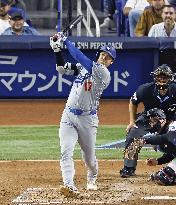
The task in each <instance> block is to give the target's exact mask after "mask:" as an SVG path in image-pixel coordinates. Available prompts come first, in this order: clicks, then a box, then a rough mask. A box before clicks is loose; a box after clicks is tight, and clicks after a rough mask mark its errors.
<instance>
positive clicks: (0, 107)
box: [0, 100, 129, 125]
mask: <svg viewBox="0 0 176 205" xmlns="http://www.w3.org/2000/svg"><path fill="white" fill-rule="evenodd" d="M65 102H66V101H65V100H40V101H38V100H25V101H20V100H12V101H0V125H24V124H25V125H45V124H47V125H52V124H54V125H57V124H58V122H59V120H60V117H61V114H62V111H63V109H64V106H65ZM128 103H129V100H101V101H100V110H99V119H100V124H106V125H112V124H127V123H128V120H129V118H128Z"/></svg>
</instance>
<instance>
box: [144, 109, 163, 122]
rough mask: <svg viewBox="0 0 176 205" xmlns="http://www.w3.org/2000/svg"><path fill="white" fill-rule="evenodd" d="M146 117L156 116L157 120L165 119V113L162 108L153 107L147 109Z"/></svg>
mask: <svg viewBox="0 0 176 205" xmlns="http://www.w3.org/2000/svg"><path fill="white" fill-rule="evenodd" d="M147 117H157V118H158V119H159V120H164V119H166V115H165V113H164V111H163V110H161V109H158V108H153V109H150V110H148V111H147Z"/></svg>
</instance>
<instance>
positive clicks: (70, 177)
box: [50, 33, 116, 196]
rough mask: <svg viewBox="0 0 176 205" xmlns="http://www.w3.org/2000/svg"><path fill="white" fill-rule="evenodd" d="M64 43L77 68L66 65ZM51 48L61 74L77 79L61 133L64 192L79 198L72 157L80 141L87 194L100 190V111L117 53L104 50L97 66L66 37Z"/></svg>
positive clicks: (62, 191) (59, 38)
mask: <svg viewBox="0 0 176 205" xmlns="http://www.w3.org/2000/svg"><path fill="white" fill-rule="evenodd" d="M53 39H54V40H53ZM55 39H57V41H56V40H55ZM62 41H63V42H64V44H65V45H66V46H67V49H68V51H69V52H70V54H71V55H72V57H73V58H74V59H75V60H76V61H77V62H78V63H77V64H76V65H75V64H71V63H68V62H67V63H65V61H64V58H63V56H62V52H61V49H60V47H61V42H62ZM50 45H51V47H52V49H53V50H54V52H55V55H56V69H57V71H58V72H59V73H61V74H66V75H74V76H75V80H74V82H73V86H72V88H71V91H70V94H69V97H68V100H67V103H66V106H65V109H64V111H63V115H62V118H61V122H60V129H59V138H60V146H61V160H60V166H61V171H62V177H63V183H64V186H63V187H61V190H60V191H61V193H62V194H63V195H65V196H75V195H77V194H78V193H79V192H78V190H77V188H76V186H75V184H74V175H75V169H74V162H73V159H72V157H73V151H74V148H75V145H76V143H77V141H78V143H79V145H80V147H81V150H82V156H83V159H84V161H85V164H86V167H87V190H97V185H96V179H97V174H98V164H97V159H96V156H95V148H94V147H95V142H96V133H97V127H98V116H97V111H98V107H99V99H100V96H101V94H102V92H103V90H104V89H106V88H107V86H108V85H109V83H110V79H111V77H110V72H109V70H108V69H107V68H108V67H109V66H110V65H111V64H112V63H113V61H114V60H115V58H116V51H115V49H114V48H113V47H111V46H103V47H101V48H100V50H99V52H98V53H97V56H96V58H97V59H96V60H97V61H96V62H94V61H92V60H90V59H89V58H87V57H86V56H85V55H84V54H83V53H82V52H81V51H80V50H79V49H77V48H76V47H75V46H74V45H73V44H72V43H71V42H70V41H69V40H68V38H66V37H65V36H64V35H63V34H62V33H58V34H56V35H54V36H53V37H51V39H50Z"/></svg>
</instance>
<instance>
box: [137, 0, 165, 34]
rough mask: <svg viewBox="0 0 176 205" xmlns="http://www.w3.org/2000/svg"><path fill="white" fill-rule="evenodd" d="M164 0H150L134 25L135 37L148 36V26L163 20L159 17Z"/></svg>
mask: <svg viewBox="0 0 176 205" xmlns="http://www.w3.org/2000/svg"><path fill="white" fill-rule="evenodd" d="M163 6H164V0H151V6H149V7H148V8H146V9H144V12H143V13H142V15H141V16H140V19H139V21H138V23H137V25H136V29H135V35H136V36H137V37H141V36H148V33H149V30H150V28H151V27H152V26H153V25H154V24H157V23H161V22H162V21H163V19H162V17H161V13H162V8H163Z"/></svg>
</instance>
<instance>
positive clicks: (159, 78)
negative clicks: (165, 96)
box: [151, 64, 174, 90]
mask: <svg viewBox="0 0 176 205" xmlns="http://www.w3.org/2000/svg"><path fill="white" fill-rule="evenodd" d="M151 75H153V78H154V82H155V85H156V87H157V89H158V90H166V89H168V87H169V85H170V83H171V82H172V81H173V80H174V73H173V72H172V70H171V68H170V67H169V66H168V65H167V64H163V65H161V66H159V67H157V68H156V69H155V70H154V72H151Z"/></svg>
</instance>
